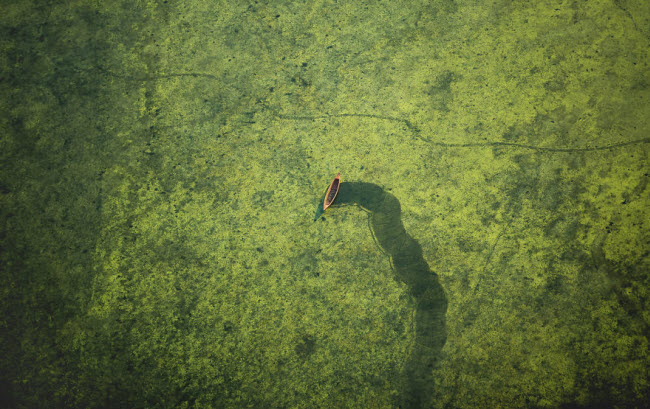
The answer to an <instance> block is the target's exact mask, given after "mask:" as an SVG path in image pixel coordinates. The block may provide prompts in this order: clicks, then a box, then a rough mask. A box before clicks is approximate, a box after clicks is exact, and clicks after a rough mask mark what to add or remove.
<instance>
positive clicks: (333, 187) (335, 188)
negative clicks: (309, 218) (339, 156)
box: [314, 172, 341, 221]
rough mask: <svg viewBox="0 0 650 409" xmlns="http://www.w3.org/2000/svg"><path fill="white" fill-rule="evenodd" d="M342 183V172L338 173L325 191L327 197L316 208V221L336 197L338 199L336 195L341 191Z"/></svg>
mask: <svg viewBox="0 0 650 409" xmlns="http://www.w3.org/2000/svg"><path fill="white" fill-rule="evenodd" d="M340 184H341V172H339V173H337V174H336V177H335V178H334V180H333V181H332V183H330V187H329V188H328V189H327V193H325V199H323V201H322V202H320V203H318V208H317V209H316V216H314V221H316V220H318V218H319V217H320V216H321V215H322V214H323V212H324V211H325V209H327V208H328V207H330V206H331V204H332V202H334V199H336V195H337V194H338V193H339V186H340Z"/></svg>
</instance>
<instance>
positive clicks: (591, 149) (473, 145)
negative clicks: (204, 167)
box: [277, 113, 650, 153]
mask: <svg viewBox="0 0 650 409" xmlns="http://www.w3.org/2000/svg"><path fill="white" fill-rule="evenodd" d="M277 117H278V118H280V119H288V120H294V121H315V120H318V119H328V118H342V117H361V118H373V119H384V120H387V121H394V122H401V123H403V124H404V125H406V127H407V128H408V129H409V130H410V131H412V132H413V134H414V135H415V136H416V137H417V138H418V139H420V140H422V141H424V142H427V143H430V144H432V145H434V146H440V147H443V148H490V147H512V148H521V149H530V150H536V151H540V152H569V153H570V152H594V151H604V150H608V149H616V148H622V147H625V146H629V145H637V144H642V143H650V138H641V139H635V140H632V141H627V142H620V143H615V144H612V145H605V146H594V147H586V148H562V147H544V146H535V145H528V144H523V143H514V142H476V143H445V142H435V141H432V140H431V139H429V138H427V137H424V136H422V135H420V132H421V131H420V129H419V128H418V127H417V126H415V125H413V124H412V123H411V122H410V121H409V120H407V119H402V118H396V117H391V116H383V115H373V114H363V113H361V114H355V113H344V114H325V115H313V116H312V115H285V114H277Z"/></svg>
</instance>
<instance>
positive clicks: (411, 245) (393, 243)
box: [336, 182, 447, 408]
mask: <svg viewBox="0 0 650 409" xmlns="http://www.w3.org/2000/svg"><path fill="white" fill-rule="evenodd" d="M336 202H337V204H338V205H346V204H347V205H357V206H360V207H362V208H363V209H365V210H366V211H367V212H368V213H369V218H370V226H371V229H372V232H373V234H374V236H375V239H376V240H377V244H378V245H379V246H381V248H382V249H383V250H384V251H385V252H386V253H387V254H388V255H389V256H390V257H391V260H392V265H393V271H394V273H395V279H397V280H399V281H401V282H403V283H405V284H407V285H408V288H409V291H410V293H411V295H412V296H413V299H414V302H415V305H416V315H415V320H416V335H415V342H416V344H415V347H414V348H413V352H412V354H411V356H410V358H409V360H408V362H407V363H406V365H405V382H404V385H403V386H402V393H401V394H400V395H401V396H400V398H399V399H400V402H397V404H398V407H402V408H420V407H425V406H426V405H427V404H428V403H429V402H430V401H431V398H432V393H433V375H432V371H433V368H434V367H435V365H436V362H437V360H438V359H439V357H440V353H441V350H442V347H443V345H444V344H445V340H446V330H445V314H446V312H447V298H446V296H445V292H444V290H443V289H442V286H441V285H440V283H439V282H438V276H437V275H436V274H435V273H434V272H432V271H431V270H430V269H429V265H428V264H427V262H426V261H425V260H424V257H423V256H422V247H421V246H420V244H419V243H418V242H417V241H416V240H415V239H413V238H412V237H411V236H410V235H409V234H408V233H407V232H406V230H405V229H404V225H403V224H402V219H401V208H400V203H399V201H398V200H397V198H396V197H395V196H393V195H392V194H390V193H388V192H386V191H384V190H383V189H382V188H381V187H379V186H377V185H374V184H372V183H363V182H344V183H341V186H340V190H339V195H338V198H337V199H336Z"/></svg>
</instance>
